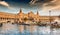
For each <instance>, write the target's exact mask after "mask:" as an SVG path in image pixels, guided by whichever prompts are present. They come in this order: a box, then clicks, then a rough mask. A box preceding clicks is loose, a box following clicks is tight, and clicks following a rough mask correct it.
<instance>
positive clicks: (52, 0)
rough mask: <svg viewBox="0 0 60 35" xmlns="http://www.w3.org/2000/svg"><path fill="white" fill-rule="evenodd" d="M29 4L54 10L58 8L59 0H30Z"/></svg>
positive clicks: (59, 6) (59, 7) (59, 5)
mask: <svg viewBox="0 0 60 35" xmlns="http://www.w3.org/2000/svg"><path fill="white" fill-rule="evenodd" d="M30 5H31V6H32V5H36V6H37V7H38V8H40V9H43V10H56V9H60V0H43V1H41V0H31V1H30Z"/></svg>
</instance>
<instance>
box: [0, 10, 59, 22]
mask: <svg viewBox="0 0 60 35" xmlns="http://www.w3.org/2000/svg"><path fill="white" fill-rule="evenodd" d="M57 18H59V17H58V16H40V15H39V13H38V11H37V13H36V14H34V13H33V12H32V11H30V12H29V13H27V14H24V13H23V12H22V9H20V12H19V13H18V14H10V13H4V12H0V22H2V21H3V22H6V21H12V22H14V21H19V22H26V21H27V22H29V21H33V22H40V21H42V22H49V21H50V20H51V21H54V20H55V19H57Z"/></svg>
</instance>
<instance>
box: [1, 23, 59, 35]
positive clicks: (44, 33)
mask: <svg viewBox="0 0 60 35" xmlns="http://www.w3.org/2000/svg"><path fill="white" fill-rule="evenodd" d="M0 35H60V28H51V27H50V26H36V25H34V26H33V25H30V26H29V25H17V24H10V23H5V24H3V26H2V27H0Z"/></svg>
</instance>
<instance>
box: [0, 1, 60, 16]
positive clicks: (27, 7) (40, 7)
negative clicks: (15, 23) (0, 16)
mask: <svg viewBox="0 0 60 35" xmlns="http://www.w3.org/2000/svg"><path fill="white" fill-rule="evenodd" d="M59 3H60V0H0V12H8V13H13V14H17V13H19V11H20V9H22V11H23V12H24V13H28V12H30V11H32V12H33V13H36V12H37V11H38V12H39V14H40V15H42V16H49V10H51V15H52V16H58V15H60V4H59Z"/></svg>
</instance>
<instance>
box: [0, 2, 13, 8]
mask: <svg viewBox="0 0 60 35" xmlns="http://www.w3.org/2000/svg"><path fill="white" fill-rule="evenodd" d="M0 5H2V6H5V7H8V8H9V9H13V8H12V7H10V5H9V4H8V3H7V2H5V1H0Z"/></svg>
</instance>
